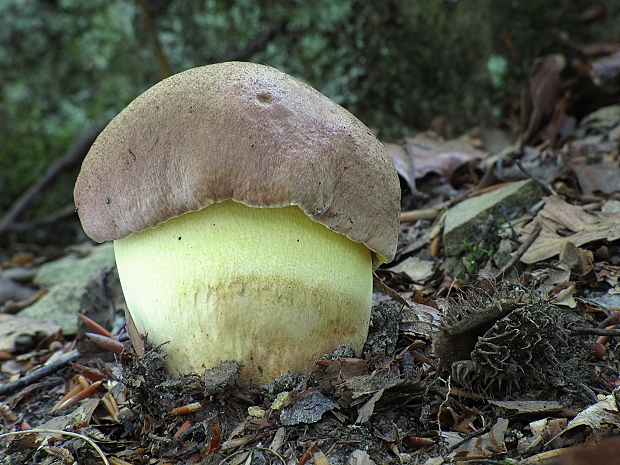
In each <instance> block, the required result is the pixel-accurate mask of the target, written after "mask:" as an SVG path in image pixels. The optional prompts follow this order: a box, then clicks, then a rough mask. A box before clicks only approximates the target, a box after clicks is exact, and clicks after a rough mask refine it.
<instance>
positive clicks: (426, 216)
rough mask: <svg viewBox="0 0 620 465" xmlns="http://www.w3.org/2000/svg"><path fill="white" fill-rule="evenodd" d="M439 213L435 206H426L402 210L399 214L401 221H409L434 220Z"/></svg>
mask: <svg viewBox="0 0 620 465" xmlns="http://www.w3.org/2000/svg"><path fill="white" fill-rule="evenodd" d="M440 213H441V211H440V210H437V209H435V208H427V209H425V210H412V211H407V212H402V213H401V214H400V222H401V223H411V222H413V221H417V220H434V219H435V218H437V217H438V216H439V214H440Z"/></svg>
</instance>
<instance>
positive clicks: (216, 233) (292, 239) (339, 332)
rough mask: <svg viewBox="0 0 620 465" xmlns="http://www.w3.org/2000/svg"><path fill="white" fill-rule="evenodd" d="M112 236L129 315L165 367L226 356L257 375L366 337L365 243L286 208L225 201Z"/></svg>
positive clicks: (266, 377) (194, 365) (289, 369)
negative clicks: (158, 350)
mask: <svg viewBox="0 0 620 465" xmlns="http://www.w3.org/2000/svg"><path fill="white" fill-rule="evenodd" d="M114 244H115V245H114V249H115V253H116V260H117V265H118V271H119V276H120V279H121V284H122V287H123V292H124V294H125V296H126V300H127V306H128V308H129V310H130V312H131V315H132V317H133V319H134V321H135V323H136V326H137V328H138V330H139V331H140V332H141V333H142V334H148V337H149V340H150V341H151V342H153V343H155V344H162V343H164V342H166V343H167V344H166V345H164V346H163V349H164V351H165V352H166V354H167V356H168V367H169V369H170V371H171V372H172V373H175V374H182V373H186V372H192V371H193V372H202V370H203V369H205V368H210V367H211V366H213V365H216V364H217V363H219V362H220V361H224V360H236V361H238V362H240V363H241V364H242V365H243V366H244V367H243V370H242V373H241V378H240V380H239V381H240V383H241V384H263V383H265V382H268V381H270V380H271V379H273V378H275V377H277V376H279V375H281V374H284V373H294V372H308V371H311V370H312V368H313V362H314V360H316V359H318V358H320V357H321V356H322V355H323V354H324V353H329V352H331V351H332V350H333V349H334V348H335V347H336V346H337V345H339V344H345V343H350V344H351V346H352V348H353V349H354V350H356V351H359V350H361V348H362V345H363V344H364V341H365V338H366V333H367V330H368V322H369V318H370V308H371V295H372V272H371V271H372V256H371V252H370V251H369V250H368V248H367V247H366V246H365V245H363V244H360V243H357V242H353V241H351V240H350V239H348V238H347V237H346V236H344V235H342V234H338V233H335V232H333V231H330V230H329V229H328V228H327V227H325V226H324V225H322V224H320V223H317V222H315V221H312V220H311V219H310V218H309V217H308V216H307V215H306V214H305V213H304V212H303V211H302V210H301V209H300V208H298V207H296V206H290V207H283V208H256V207H248V206H246V205H243V204H240V203H237V202H234V201H232V200H227V201H223V202H220V203H215V204H213V205H210V206H208V207H206V208H204V209H202V210H199V211H197V212H191V213H186V214H184V215H181V216H179V217H177V218H173V219H171V220H168V221H167V222H165V223H162V224H160V225H158V226H157V227H155V228H152V229H147V230H145V231H142V232H139V233H135V234H133V235H131V236H129V237H126V238H123V239H119V240H116V241H115V243H114ZM146 270H148V272H146Z"/></svg>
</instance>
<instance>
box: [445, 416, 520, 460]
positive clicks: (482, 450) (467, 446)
mask: <svg viewBox="0 0 620 465" xmlns="http://www.w3.org/2000/svg"><path fill="white" fill-rule="evenodd" d="M507 428H508V420H507V419H505V418H498V419H497V422H496V423H495V425H493V427H492V428H491V430H490V431H489V432H488V433H485V434H483V435H482V436H477V437H473V438H471V439H469V440H468V441H466V442H465V443H463V444H462V445H461V446H460V447H458V448H456V449H455V450H454V451H453V452H452V453H451V454H450V456H451V457H454V458H458V459H460V460H463V459H466V458H468V457H470V456H471V457H472V458H473V457H476V458H481V457H494V456H497V455H500V454H505V453H506V444H505V443H504V435H505V434H506V429H507Z"/></svg>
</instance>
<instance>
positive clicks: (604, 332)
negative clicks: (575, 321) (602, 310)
mask: <svg viewBox="0 0 620 465" xmlns="http://www.w3.org/2000/svg"><path fill="white" fill-rule="evenodd" d="M570 332H571V334H591V335H594V336H612V337H613V336H620V329H603V328H571V329H570Z"/></svg>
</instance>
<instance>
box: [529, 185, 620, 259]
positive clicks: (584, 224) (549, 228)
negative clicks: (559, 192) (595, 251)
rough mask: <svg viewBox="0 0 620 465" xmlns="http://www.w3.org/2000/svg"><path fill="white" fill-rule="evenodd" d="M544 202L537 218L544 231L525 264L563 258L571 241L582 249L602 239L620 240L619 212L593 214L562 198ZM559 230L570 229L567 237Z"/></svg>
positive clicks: (555, 197)
mask: <svg viewBox="0 0 620 465" xmlns="http://www.w3.org/2000/svg"><path fill="white" fill-rule="evenodd" d="M544 201H545V206H544V207H543V209H542V210H541V211H540V212H538V215H537V216H536V218H537V219H538V220H539V221H540V222H541V224H542V231H541V232H540V234H539V235H538V237H537V238H536V240H535V241H534V243H533V244H532V245H531V247H530V248H529V249H528V251H527V252H525V254H524V255H523V257H521V261H522V262H523V263H527V264H532V263H537V262H540V261H543V260H546V259H548V258H551V257H553V256H555V255H559V254H560V252H561V251H562V250H563V249H564V248H565V247H566V243H567V242H572V243H573V244H574V245H576V246H580V245H583V244H587V243H589V242H593V241H598V240H601V239H606V240H608V241H615V240H618V239H620V215H618V214H617V213H605V212H600V213H598V214H596V215H594V214H590V213H587V212H585V211H584V210H583V209H582V208H580V207H578V206H574V205H571V204H569V203H568V202H566V201H565V200H564V198H563V197H561V196H550V197H545V198H544ZM534 225H535V220H534V221H532V222H530V223H529V224H528V225H527V226H525V227H524V228H523V231H522V233H521V234H522V237H528V236H529V234H530V233H531V230H532V229H533V228H534ZM558 229H564V230H566V232H567V234H566V235H565V236H561V235H560V234H558ZM571 233H572V234H571Z"/></svg>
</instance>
